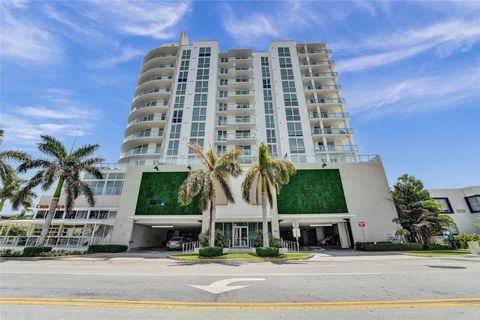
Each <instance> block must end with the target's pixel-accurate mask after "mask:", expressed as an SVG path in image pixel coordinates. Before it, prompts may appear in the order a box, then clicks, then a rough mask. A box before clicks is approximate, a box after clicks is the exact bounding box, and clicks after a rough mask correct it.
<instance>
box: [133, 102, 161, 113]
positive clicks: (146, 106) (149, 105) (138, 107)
mask: <svg viewBox="0 0 480 320" xmlns="http://www.w3.org/2000/svg"><path fill="white" fill-rule="evenodd" d="M148 107H168V101H167V100H156V101H148V102H146V103H142V104H140V105H137V106H134V107H133V108H132V111H135V110H140V109H143V108H148Z"/></svg>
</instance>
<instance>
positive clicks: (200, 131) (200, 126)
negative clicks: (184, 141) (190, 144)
mask: <svg viewBox="0 0 480 320" xmlns="http://www.w3.org/2000/svg"><path fill="white" fill-rule="evenodd" d="M190 136H191V137H204V136H205V123H203V122H200V123H199V122H194V123H192V131H191V133H190Z"/></svg>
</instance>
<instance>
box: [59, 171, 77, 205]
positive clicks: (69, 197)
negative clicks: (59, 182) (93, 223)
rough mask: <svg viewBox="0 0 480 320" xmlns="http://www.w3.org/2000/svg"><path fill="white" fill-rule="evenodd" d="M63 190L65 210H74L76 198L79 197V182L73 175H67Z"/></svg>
mask: <svg viewBox="0 0 480 320" xmlns="http://www.w3.org/2000/svg"><path fill="white" fill-rule="evenodd" d="M63 190H64V191H65V210H66V212H72V208H73V205H74V203H75V199H76V198H77V197H78V193H79V192H78V183H76V182H75V181H74V180H73V179H72V178H71V177H69V176H67V177H65V181H64V185H63Z"/></svg>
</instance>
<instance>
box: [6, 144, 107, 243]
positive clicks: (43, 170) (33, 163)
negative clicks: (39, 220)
mask: <svg viewBox="0 0 480 320" xmlns="http://www.w3.org/2000/svg"><path fill="white" fill-rule="evenodd" d="M41 139H42V141H41V142H40V143H39V144H38V150H39V151H40V152H41V153H43V154H44V155H45V157H43V158H38V159H29V160H27V161H24V162H23V163H22V164H20V166H19V167H18V171H19V172H26V171H28V170H31V169H38V171H37V172H36V173H35V175H34V176H33V177H32V178H31V179H30V181H29V182H28V183H27V184H26V186H25V187H24V188H23V189H22V190H20V192H19V198H21V197H22V195H23V194H25V193H29V192H31V190H32V189H33V188H35V187H37V186H41V187H42V189H43V190H44V191H47V190H49V189H50V187H51V186H52V185H53V184H54V183H55V181H57V185H56V188H55V192H54V193H53V197H52V200H50V206H49V209H48V214H47V216H46V218H45V224H44V225H43V229H42V232H41V234H40V237H39V238H38V240H37V245H43V244H44V243H45V239H46V237H47V234H48V230H49V228H50V225H51V223H52V219H53V216H54V213H55V208H56V207H57V204H58V201H59V199H60V196H61V195H62V190H63V191H64V193H65V209H66V211H67V212H70V211H71V210H72V208H73V205H74V202H75V199H76V198H77V197H78V196H79V195H80V194H82V195H84V196H85V198H86V199H87V202H88V204H89V205H90V206H92V207H93V206H94V205H95V199H94V195H93V192H92V190H91V189H90V187H89V185H88V184H87V183H85V182H83V181H82V180H80V175H81V173H83V172H87V173H90V174H92V175H93V176H95V177H96V178H98V179H102V174H101V172H100V171H99V170H98V169H97V167H96V166H95V165H96V164H99V163H102V162H103V161H104V160H103V158H99V157H91V156H92V155H93V154H94V153H95V151H97V149H98V148H99V145H98V144H88V145H84V146H82V147H80V148H78V149H76V150H71V151H70V152H67V150H66V149H65V146H64V145H63V144H62V143H61V142H60V141H59V140H57V139H55V138H54V137H51V136H41ZM12 205H13V206H15V205H17V202H16V201H15V200H14V202H13V203H12Z"/></svg>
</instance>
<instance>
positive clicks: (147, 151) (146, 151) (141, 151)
mask: <svg viewBox="0 0 480 320" xmlns="http://www.w3.org/2000/svg"><path fill="white" fill-rule="evenodd" d="M161 153H162V149H161V148H138V149H131V150H128V151H126V152H124V153H122V158H125V157H132V156H142V155H147V156H148V155H158V154H161Z"/></svg>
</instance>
